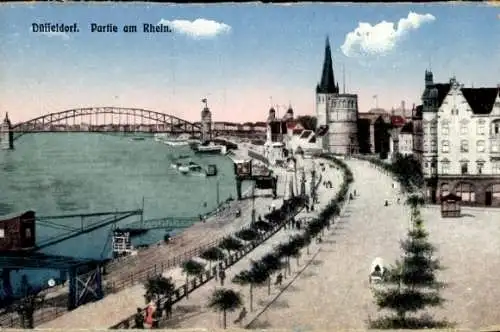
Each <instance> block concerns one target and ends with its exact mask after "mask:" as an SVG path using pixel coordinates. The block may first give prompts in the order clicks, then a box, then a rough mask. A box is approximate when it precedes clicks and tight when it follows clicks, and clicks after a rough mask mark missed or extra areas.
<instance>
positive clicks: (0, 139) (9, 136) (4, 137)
mask: <svg viewBox="0 0 500 332" xmlns="http://www.w3.org/2000/svg"><path fill="white" fill-rule="evenodd" d="M0 148H1V149H2V150H12V149H14V132H13V131H12V123H11V122H10V119H9V113H5V118H4V120H3V122H2V123H1V124H0Z"/></svg>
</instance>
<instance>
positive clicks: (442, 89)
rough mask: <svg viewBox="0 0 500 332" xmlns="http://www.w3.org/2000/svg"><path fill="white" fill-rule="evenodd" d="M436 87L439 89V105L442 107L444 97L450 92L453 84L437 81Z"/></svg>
mask: <svg viewBox="0 0 500 332" xmlns="http://www.w3.org/2000/svg"><path fill="white" fill-rule="evenodd" d="M434 87H435V88H436V89H437V90H438V107H441V105H442V104H443V101H444V98H446V95H447V94H448V92H450V88H451V84H450V83H436V84H434Z"/></svg>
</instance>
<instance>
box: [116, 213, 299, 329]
mask: <svg viewBox="0 0 500 332" xmlns="http://www.w3.org/2000/svg"><path fill="white" fill-rule="evenodd" d="M303 207H304V205H303V204H301V205H300V206H298V207H297V208H296V209H294V211H292V212H290V213H289V214H288V216H287V217H286V218H285V219H284V220H282V222H281V223H280V224H278V225H276V226H274V227H273V228H272V229H271V230H270V231H269V232H267V233H265V234H264V235H263V236H262V237H261V238H260V240H259V241H252V243H249V244H247V245H245V246H244V247H243V249H242V250H240V251H236V252H234V253H232V254H231V255H229V256H228V257H226V258H225V259H224V260H222V261H221V263H222V267H223V269H227V268H229V267H231V266H232V265H234V264H236V263H237V262H238V261H239V260H240V259H241V258H243V257H245V256H246V255H247V254H248V253H250V252H251V251H252V250H254V249H255V248H257V247H258V246H259V245H260V244H262V243H263V242H265V241H267V240H268V239H269V238H271V237H272V236H273V235H274V234H276V233H277V232H278V231H279V230H280V229H281V228H283V226H284V225H285V224H286V223H287V222H289V221H290V220H291V219H292V218H293V217H294V216H296V215H297V214H298V213H300V211H302V209H303ZM216 273H217V267H215V266H214V267H212V269H211V271H205V272H204V273H203V274H201V275H200V276H198V277H197V278H194V279H191V281H190V282H188V283H187V284H184V285H182V286H180V287H179V288H177V289H176V290H175V291H174V292H173V294H172V295H171V297H164V298H162V299H160V307H162V308H163V307H164V305H165V303H167V302H168V303H169V304H170V305H174V304H175V303H177V302H179V301H181V300H182V299H183V298H184V297H186V295H187V294H189V293H191V292H193V291H195V290H196V289H198V288H199V287H201V286H203V285H204V284H205V283H207V282H208V281H210V280H212V279H213V278H214V277H215V275H216ZM145 310H146V308H143V312H142V314H143V315H144V314H145ZM134 318H135V314H134V315H131V316H130V317H128V318H126V319H124V320H123V321H121V322H119V323H118V324H116V325H114V326H112V327H110V329H125V328H131V327H135V326H134V324H135V322H134Z"/></svg>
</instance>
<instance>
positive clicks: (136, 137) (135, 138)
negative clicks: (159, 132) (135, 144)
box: [132, 136, 146, 141]
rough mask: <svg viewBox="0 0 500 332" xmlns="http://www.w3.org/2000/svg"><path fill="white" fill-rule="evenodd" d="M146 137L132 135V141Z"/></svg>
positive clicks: (142, 139)
mask: <svg viewBox="0 0 500 332" xmlns="http://www.w3.org/2000/svg"><path fill="white" fill-rule="evenodd" d="M145 139H146V138H145V137H140V136H135V137H132V141H144V140H145Z"/></svg>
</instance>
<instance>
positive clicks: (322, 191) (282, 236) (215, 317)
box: [164, 160, 342, 329]
mask: <svg viewBox="0 0 500 332" xmlns="http://www.w3.org/2000/svg"><path fill="white" fill-rule="evenodd" d="M306 163H307V164H310V163H311V161H310V160H309V161H306ZM325 163H326V162H325ZM323 180H330V181H332V183H333V185H334V188H333V189H327V188H324V187H323V186H320V187H319V189H318V198H319V204H318V205H316V211H315V212H309V213H307V212H305V211H304V212H301V213H300V214H299V215H298V216H297V218H311V217H314V215H315V214H316V213H317V212H318V211H321V210H322V209H323V208H324V207H325V206H326V204H327V203H328V202H329V201H330V200H331V198H332V197H334V196H335V195H336V193H337V191H338V189H339V187H340V184H341V182H342V173H341V171H340V170H337V169H330V168H328V167H327V169H326V170H325V172H323ZM297 233H298V231H297V230H291V229H288V230H281V231H280V232H278V233H277V234H276V235H274V236H273V237H272V238H270V239H269V240H267V241H266V242H265V243H264V244H262V245H260V246H259V247H257V248H256V249H255V250H254V251H252V252H251V253H249V254H248V255H247V256H246V257H244V258H243V259H242V260H240V261H239V262H237V263H236V264H235V265H234V266H232V267H230V268H229V269H228V270H227V281H226V284H225V285H224V288H230V289H234V290H236V291H239V292H241V294H242V295H243V301H244V305H245V307H246V309H247V310H248V311H249V314H248V315H249V316H251V315H252V314H253V313H251V312H250V304H249V297H250V295H249V289H250V288H249V286H240V285H237V284H234V283H232V282H231V280H232V278H233V277H234V276H235V275H236V274H238V273H239V272H240V271H243V270H246V269H248V268H249V266H250V264H251V261H255V260H258V259H260V258H261V257H263V256H264V255H266V254H267V253H269V252H272V251H273V249H274V248H275V247H276V246H277V245H279V244H280V243H283V242H286V241H287V240H288V239H289V238H290V236H293V235H294V234H297ZM316 247H317V246H316V244H312V245H311V246H310V253H311V254H312V253H313V252H315V250H317V248H316ZM307 257H308V255H304V256H303V257H302V258H300V259H299V267H300V266H303V264H304V261H305V260H306V259H307ZM291 265H292V267H293V268H292V269H294V268H296V267H297V262H296V260H295V259H292V260H291ZM273 281H274V280H273ZM286 282H287V279H285V280H284V283H286ZM216 287H220V284H217V283H216V282H215V281H214V280H212V281H210V282H209V283H207V284H206V285H205V286H203V287H202V288H200V289H198V290H196V291H195V292H194V293H192V294H190V295H189V299H187V300H183V301H182V302H180V304H179V305H177V306H176V308H175V310H174V315H173V318H172V319H171V320H169V321H168V322H167V323H166V324H165V326H164V327H165V328H183V329H184V328H196V327H198V328H200V327H203V328H208V329H216V328H220V327H221V326H222V325H221V323H220V321H221V320H220V314H219V313H217V312H214V311H212V310H211V309H209V308H207V302H208V299H209V297H210V295H211V293H212V292H213V290H214V289H215V288H216ZM267 292H268V290H267V285H266V286H263V287H256V288H254V291H253V294H254V295H253V298H254V312H257V311H258V310H260V309H262V308H263V307H264V306H265V304H266V299H268V298H270V297H272V296H273V295H275V294H276V293H277V292H279V288H277V287H275V286H274V285H273V286H272V294H271V296H268V293H267ZM238 314H239V311H238V312H235V313H228V319H227V326H228V327H229V328H230V327H236V326H235V324H234V323H233V321H234V320H235V319H236V317H237V316H238Z"/></svg>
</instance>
